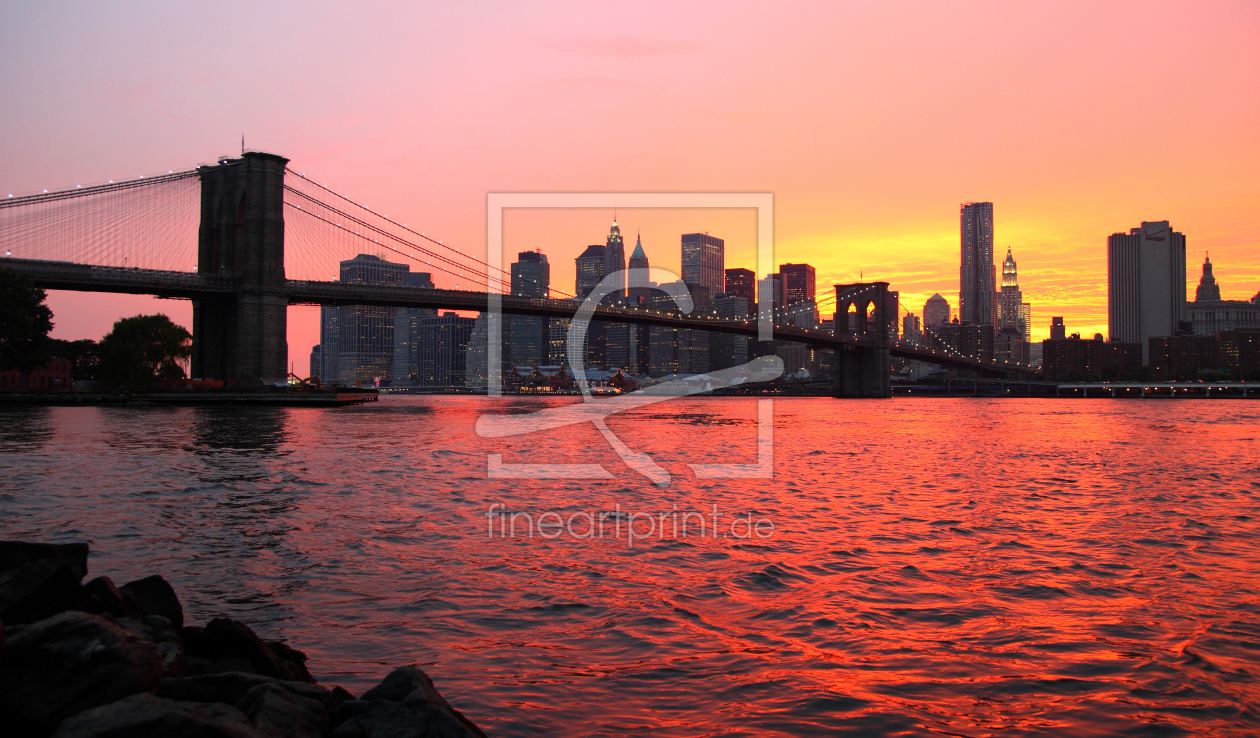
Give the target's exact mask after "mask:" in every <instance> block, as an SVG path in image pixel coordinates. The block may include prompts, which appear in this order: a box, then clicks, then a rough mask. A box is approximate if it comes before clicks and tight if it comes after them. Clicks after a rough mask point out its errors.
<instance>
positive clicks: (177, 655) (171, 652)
mask: <svg viewBox="0 0 1260 738" xmlns="http://www.w3.org/2000/svg"><path fill="white" fill-rule="evenodd" d="M157 647H158V650H160V651H161V652H162V676H163V677H190V676H194V675H196V673H197V672H195V671H193V668H192V664H190V663H188V658H187V657H186V656H184V649H183V647H182V646H180V645H179V644H178V643H173V642H171V641H160V642H159V643H158V644H157Z"/></svg>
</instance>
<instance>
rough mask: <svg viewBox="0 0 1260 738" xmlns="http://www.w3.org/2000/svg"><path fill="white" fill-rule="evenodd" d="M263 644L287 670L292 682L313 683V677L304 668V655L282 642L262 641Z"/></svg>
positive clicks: (305, 658) (305, 659)
mask: <svg viewBox="0 0 1260 738" xmlns="http://www.w3.org/2000/svg"><path fill="white" fill-rule="evenodd" d="M263 643H265V644H266V646H267V649H268V650H270V651H271V653H273V654H274V655H275V657H276V658H278V659H280V660H281V661H283V662H284V664H285V666H287V667H288V668H289V674H290V675H291V678H292V679H293V680H294V681H298V682H310V683H311V684H314V683H315V677H313V676H311V672H310V671H309V670H308V669H307V668H306V661H307V657H306V654H305V653H303V652H301V651H299V650H297V649H296V648H293V647H292V646H290V645H288V644H286V643H284V642H282V641H263Z"/></svg>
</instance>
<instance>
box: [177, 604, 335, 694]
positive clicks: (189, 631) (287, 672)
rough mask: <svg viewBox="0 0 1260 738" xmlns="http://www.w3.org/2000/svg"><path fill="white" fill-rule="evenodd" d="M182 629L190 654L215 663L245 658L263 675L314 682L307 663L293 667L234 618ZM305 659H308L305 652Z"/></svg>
mask: <svg viewBox="0 0 1260 738" xmlns="http://www.w3.org/2000/svg"><path fill="white" fill-rule="evenodd" d="M182 632H183V634H184V644H185V645H184V647H185V652H186V653H187V654H188V655H189V656H195V657H197V658H202V659H209V660H210V661H212V662H213V661H217V660H219V659H244V660H245V661H248V662H249V663H250V665H251V666H252V667H253V670H254V671H255V672H257V673H259V674H262V675H263V676H269V677H274V678H276V679H284V680H286V681H300V682H313V681H314V680H313V679H312V678H311V676H310V672H308V671H306V667H305V666H303V665H301V664H299V666H300V668H295V667H293V666H290V665H289V664H288V663H287V662H285V661H284V660H283V659H281V658H280V657H278V656H276V654H275V653H274V652H272V650H271V648H270V647H268V646H267V644H266V643H264V642H263V641H262V639H261V638H259V637H258V636H257V635H255V633H254V631H252V630H250V629H249V627H248V626H246V625H244V624H242V623H238V622H236V621H235V620H232V619H231V618H215V619H214V620H211V621H210V624H209V625H207V626H205V627H204V628H201V629H200V630H197V629H194V628H185V629H184V630H183V631H182ZM290 650H292V649H290ZM294 653H301V652H300V651H295V652H294ZM302 658H303V659H305V655H303V656H302Z"/></svg>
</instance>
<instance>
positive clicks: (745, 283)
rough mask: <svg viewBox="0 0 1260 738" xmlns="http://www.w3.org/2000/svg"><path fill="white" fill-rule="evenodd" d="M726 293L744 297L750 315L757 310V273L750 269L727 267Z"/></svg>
mask: <svg viewBox="0 0 1260 738" xmlns="http://www.w3.org/2000/svg"><path fill="white" fill-rule="evenodd" d="M726 294H728V295H734V296H737V297H742V298H744V301H745V303H744V304H745V305H747V306H748V313H747V314H749V315H751V314H752V313H753V312H755V311H756V310H757V275H756V274H754V273H753V272H752V270H750V269H740V268H738V267H736V268H734V269H727V270H726Z"/></svg>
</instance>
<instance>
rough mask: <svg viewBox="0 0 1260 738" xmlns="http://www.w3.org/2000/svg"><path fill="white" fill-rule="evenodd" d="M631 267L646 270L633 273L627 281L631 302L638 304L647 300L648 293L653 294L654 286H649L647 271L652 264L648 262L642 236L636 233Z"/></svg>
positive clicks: (631, 255)
mask: <svg viewBox="0 0 1260 738" xmlns="http://www.w3.org/2000/svg"><path fill="white" fill-rule="evenodd" d="M629 267H630V269H631V270H635V269H642V270H645V271H642V272H637V273H634V274H631V275H630V279H629V280H628V281H627V283H626V286H627V287H628V288H629V289H628V293H629V296H630V302H631V303H632V304H635V305H637V304H639V303H640V302H641V301H643V300H646V299H647V298H648V295H650V294H652V288H651V287H649V286H648V285H649V284H650V281H649V277H648V273H647V271H646V270H647V269H649V268H650V265H649V264H648V258H647V254H646V253H645V252H644V251H643V237H642V236H638V235H636V236H635V238H634V253H632V254H630V264H629Z"/></svg>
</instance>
